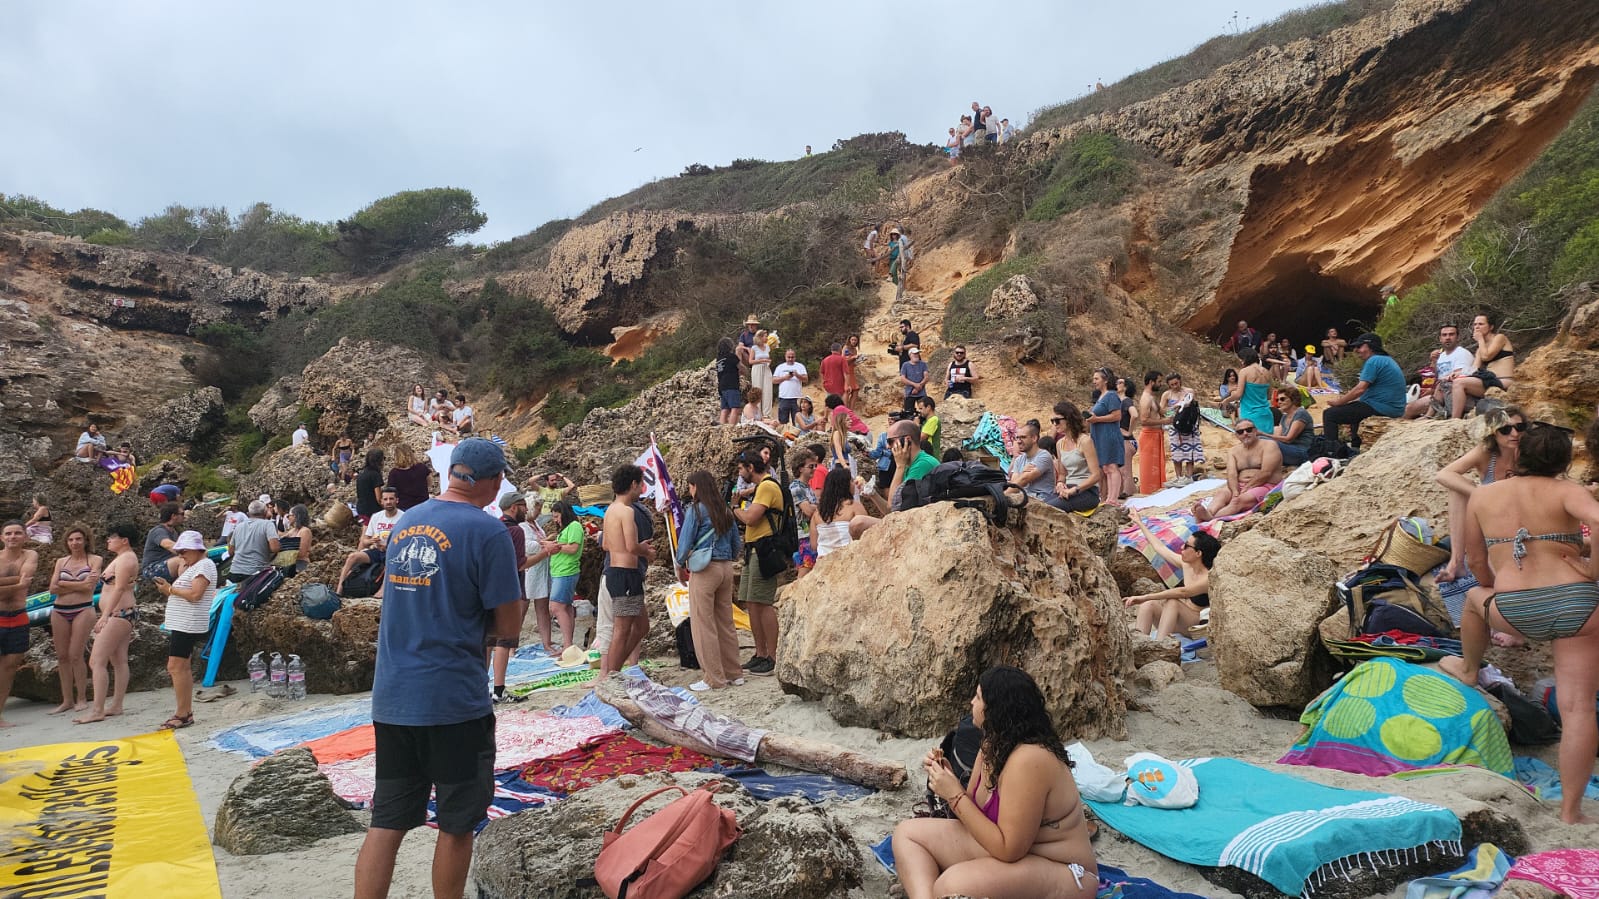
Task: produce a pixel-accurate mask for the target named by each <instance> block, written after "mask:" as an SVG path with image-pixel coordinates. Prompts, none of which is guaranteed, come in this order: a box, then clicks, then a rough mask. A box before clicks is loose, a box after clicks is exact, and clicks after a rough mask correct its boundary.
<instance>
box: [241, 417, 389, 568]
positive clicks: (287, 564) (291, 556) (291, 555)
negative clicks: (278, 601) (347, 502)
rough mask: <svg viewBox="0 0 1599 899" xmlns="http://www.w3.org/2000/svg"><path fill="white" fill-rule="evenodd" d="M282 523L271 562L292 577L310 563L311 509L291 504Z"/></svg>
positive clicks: (313, 542) (314, 540)
mask: <svg viewBox="0 0 1599 899" xmlns="http://www.w3.org/2000/svg"><path fill="white" fill-rule="evenodd" d="M402 445H403V444H402ZM284 523H285V524H286V525H287V527H284V528H283V529H282V536H280V537H279V538H278V554H277V556H276V557H275V558H273V560H272V564H273V566H274V567H276V568H278V569H279V570H280V571H281V572H282V574H283V576H284V577H294V576H295V575H297V574H299V573H300V572H302V571H304V570H305V569H306V566H308V565H310V564H311V547H312V546H313V545H315V543H316V538H315V537H314V536H312V535H311V510H310V509H307V508H306V507H305V506H303V505H296V506H293V507H291V508H290V509H289V514H288V515H287V516H286V519H285V522H284Z"/></svg>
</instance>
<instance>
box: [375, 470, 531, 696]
mask: <svg viewBox="0 0 1599 899" xmlns="http://www.w3.org/2000/svg"><path fill="white" fill-rule="evenodd" d="M384 575H385V578H386V581H385V584H384V587H383V617H382V619H381V621H380V622H379V624H378V658H377V673H376V676H375V677H374V679H373V684H372V720H373V721H376V722H380V723H382V724H401V725H407V726H411V727H422V726H429V725H442V724H459V723H460V722H462V721H472V720H474V719H477V718H481V717H483V716H484V715H488V714H491V713H493V711H494V705H493V703H492V702H491V701H490V699H489V680H488V667H487V665H486V664H485V663H484V657H483V641H484V638H485V637H486V636H487V634H488V631H489V625H490V623H491V622H492V621H493V617H494V615H493V612H492V611H491V610H492V609H494V608H495V607H496V606H501V605H504V604H505V603H508V602H511V601H513V600H515V599H517V598H519V597H520V596H521V585H520V583H519V581H520V577H519V576H518V574H517V570H516V557H515V550H514V548H513V547H512V546H511V536H510V532H509V531H507V530H506V528H505V525H504V524H501V523H500V520H499V519H498V518H496V517H495V516H493V515H489V514H486V513H485V512H484V511H483V510H482V509H480V508H478V507H477V506H472V505H468V504H466V503H454V502H445V501H444V500H439V499H430V500H428V501H427V502H425V503H423V504H422V505H420V506H416V507H414V508H412V509H410V510H409V511H407V512H406V513H405V514H404V515H403V516H401V518H400V520H399V521H398V522H397V523H396V524H395V526H394V530H393V532H392V533H391V534H390V536H389V545H388V561H387V563H386V564H385V567H384Z"/></svg>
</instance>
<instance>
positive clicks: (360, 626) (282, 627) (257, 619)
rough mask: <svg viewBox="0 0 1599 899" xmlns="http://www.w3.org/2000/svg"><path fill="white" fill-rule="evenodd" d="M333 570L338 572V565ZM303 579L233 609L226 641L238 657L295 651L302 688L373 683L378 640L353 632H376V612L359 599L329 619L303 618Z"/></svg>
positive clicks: (352, 689) (353, 689)
mask: <svg viewBox="0 0 1599 899" xmlns="http://www.w3.org/2000/svg"><path fill="white" fill-rule="evenodd" d="M334 571H335V574H336V573H337V569H335V570H334ZM307 583H311V581H310V580H308V579H307V578H306V577H305V574H301V575H300V576H299V577H296V578H291V579H289V580H287V581H284V582H283V586H281V587H279V588H278V591H277V592H276V593H274V594H273V595H272V598H271V599H270V600H268V601H267V603H266V604H265V605H263V606H261V607H260V608H258V609H256V610H254V611H251V612H238V613H236V614H235V615H234V617H233V635H232V639H231V640H230V641H229V642H230V645H231V647H232V649H233V650H235V651H236V652H237V653H238V654H239V655H240V656H242V657H249V656H250V655H251V654H253V653H255V652H256V651H258V650H259V651H264V652H267V653H269V654H270V653H272V652H274V651H276V652H281V653H283V654H284V656H285V657H287V656H288V654H289V653H291V652H292V653H297V654H298V655H299V656H300V658H301V659H302V660H303V661H304V662H305V689H306V691H307V692H310V693H363V692H365V691H367V690H370V689H372V676H373V673H374V672H375V671H376V669H377V654H378V647H377V643H376V642H375V640H374V641H363V640H358V639H351V638H352V637H354V636H358V635H364V634H367V633H373V634H375V633H376V621H375V619H376V617H377V616H376V612H375V611H372V610H366V609H365V605H366V604H364V603H363V604H361V605H360V606H356V607H354V608H351V609H348V610H346V609H341V610H340V611H338V612H336V613H335V614H334V616H333V620H331V621H317V620H315V619H311V618H307V617H305V615H304V614H303V613H301V612H300V587H301V585H303V584H307ZM328 583H330V584H331V582H328ZM352 606H355V604H354V603H352ZM341 616H343V617H342V618H341Z"/></svg>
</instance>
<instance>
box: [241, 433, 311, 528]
mask: <svg viewBox="0 0 1599 899" xmlns="http://www.w3.org/2000/svg"><path fill="white" fill-rule="evenodd" d="M332 480H333V473H332V472H331V471H330V470H329V469H328V460H327V456H325V455H318V454H317V453H315V452H313V451H312V450H311V447H310V446H309V445H301V446H286V447H284V448H283V449H280V450H278V451H277V452H275V453H273V454H272V455H270V456H268V457H267V458H266V459H265V460H263V461H262V462H261V463H260V464H258V465H256V467H255V471H252V472H250V473H249V474H247V475H245V476H244V477H243V478H242V479H240V481H239V490H238V494H239V496H240V497H243V498H248V499H254V498H256V497H257V496H260V495H261V494H263V493H265V494H266V495H268V496H270V497H272V499H273V500H275V501H276V502H278V503H279V504H280V505H281V504H283V503H288V504H289V505H294V504H297V503H304V504H305V505H306V508H308V509H310V510H311V512H312V514H313V515H316V514H319V513H320V512H321V511H322V510H323V509H324V508H325V507H326V505H327V497H328V490H327V486H328V482H329V481H332Z"/></svg>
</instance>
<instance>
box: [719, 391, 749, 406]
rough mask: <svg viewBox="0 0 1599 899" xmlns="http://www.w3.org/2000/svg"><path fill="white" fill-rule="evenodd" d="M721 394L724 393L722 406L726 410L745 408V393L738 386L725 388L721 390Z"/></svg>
mask: <svg viewBox="0 0 1599 899" xmlns="http://www.w3.org/2000/svg"><path fill="white" fill-rule="evenodd" d="M721 394H722V408H723V409H724V410H726V409H742V408H744V394H743V392H742V391H740V390H739V389H738V388H737V387H734V388H731V389H728V390H723V391H721Z"/></svg>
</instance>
